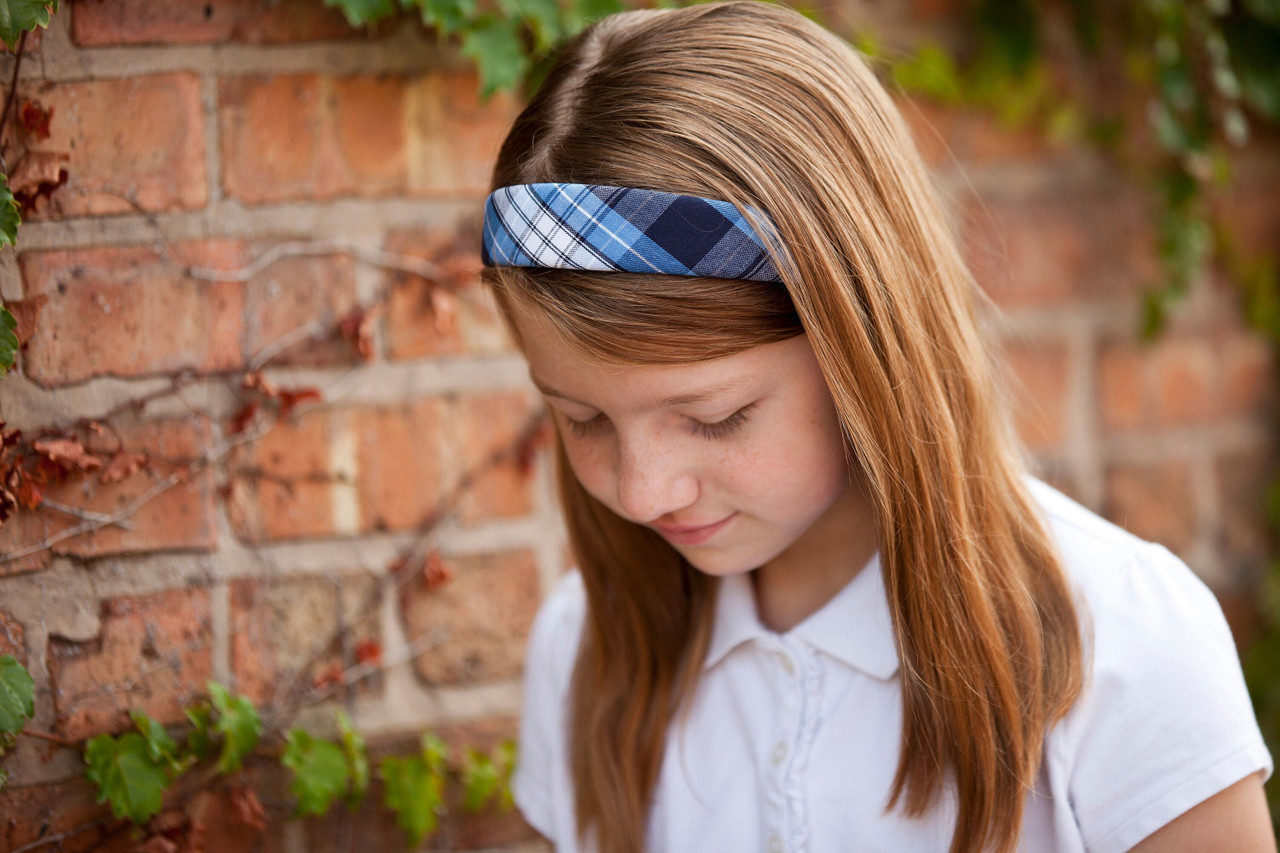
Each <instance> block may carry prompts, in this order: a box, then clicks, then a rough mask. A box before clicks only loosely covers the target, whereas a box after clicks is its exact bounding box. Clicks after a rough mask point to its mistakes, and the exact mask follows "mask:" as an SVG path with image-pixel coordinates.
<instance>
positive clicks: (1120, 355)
mask: <svg viewBox="0 0 1280 853" xmlns="http://www.w3.org/2000/svg"><path fill="white" fill-rule="evenodd" d="M1148 364H1149V358H1148V356H1147V351H1146V350H1145V349H1141V348H1139V345H1138V343H1137V342H1136V341H1131V340H1125V341H1114V342H1110V343H1107V344H1104V345H1103V346H1102V348H1101V349H1100V350H1099V352H1098V403H1099V414H1100V416H1101V419H1102V423H1103V425H1104V426H1105V427H1107V428H1109V429H1120V430H1123V429H1132V428H1134V427H1138V426H1140V425H1142V424H1143V423H1145V422H1146V421H1147V411H1148V408H1149V406H1148V402H1147V386H1148V379H1147V374H1148Z"/></svg>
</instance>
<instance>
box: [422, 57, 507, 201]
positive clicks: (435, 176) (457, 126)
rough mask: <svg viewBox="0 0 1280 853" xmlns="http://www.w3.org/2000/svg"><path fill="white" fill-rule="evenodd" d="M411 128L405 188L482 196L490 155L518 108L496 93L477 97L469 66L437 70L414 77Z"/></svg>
mask: <svg viewBox="0 0 1280 853" xmlns="http://www.w3.org/2000/svg"><path fill="white" fill-rule="evenodd" d="M410 97H411V98H412V99H413V101H414V104H415V109H414V112H413V115H414V120H413V121H414V126H413V131H412V132H414V133H416V135H417V144H416V147H415V148H414V152H413V158H414V159H413V162H412V163H411V164H410V169H409V171H410V180H409V188H410V190H411V191H412V192H413V193H415V194H420V195H427V196H445V197H459V196H462V197H471V198H483V196H484V194H485V193H486V192H487V191H488V188H489V179H490V176H491V173H492V171H493V161H494V160H495V159H497V156H498V149H499V148H500V147H501V145H502V140H503V138H504V137H505V136H506V135H507V131H508V130H509V129H510V127H511V122H512V121H513V120H514V119H515V117H516V115H518V114H519V111H520V102H519V100H518V99H517V98H516V97H515V96H514V95H510V94H505V93H504V94H499V95H495V96H494V97H492V98H490V99H489V100H488V101H486V102H484V103H481V102H480V100H479V82H478V78H477V76H476V74H475V73H474V72H470V71H468V72H457V71H437V72H431V73H428V74H425V75H423V76H422V77H419V78H417V79H415V80H414V82H413V87H412V91H411V93H410Z"/></svg>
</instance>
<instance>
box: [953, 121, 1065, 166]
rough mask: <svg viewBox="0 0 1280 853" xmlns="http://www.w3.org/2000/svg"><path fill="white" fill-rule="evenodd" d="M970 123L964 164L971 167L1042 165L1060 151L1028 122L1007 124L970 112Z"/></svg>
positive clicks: (1041, 130)
mask: <svg viewBox="0 0 1280 853" xmlns="http://www.w3.org/2000/svg"><path fill="white" fill-rule="evenodd" d="M970 120H971V123H970V125H969V134H968V140H967V141H968V145H967V146H966V147H965V160H966V162H968V163H971V164H985V163H995V164H1003V163H1008V162H1011V161H1022V162H1025V163H1043V161H1045V160H1048V159H1049V158H1050V157H1052V156H1054V155H1055V154H1057V153H1059V152H1060V151H1061V149H1062V146H1059V145H1054V144H1053V143H1051V142H1050V141H1049V139H1048V138H1047V137H1046V135H1045V131H1044V130H1043V129H1041V128H1040V127H1037V126H1036V125H1035V123H1034V122H1033V121H1030V120H1029V121H1027V122H1024V123H1022V124H1018V125H1013V124H1008V123H1005V122H1003V121H1001V120H1000V119H998V118H996V117H995V116H994V115H992V114H990V113H988V112H985V111H982V110H974V111H972V113H971V115H970Z"/></svg>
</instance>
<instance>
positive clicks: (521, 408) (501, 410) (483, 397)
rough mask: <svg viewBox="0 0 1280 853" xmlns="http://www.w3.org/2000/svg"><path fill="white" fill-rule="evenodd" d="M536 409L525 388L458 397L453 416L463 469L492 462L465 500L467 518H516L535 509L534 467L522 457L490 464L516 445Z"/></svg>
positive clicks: (462, 515) (469, 521) (462, 513)
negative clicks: (525, 464) (531, 470)
mask: <svg viewBox="0 0 1280 853" xmlns="http://www.w3.org/2000/svg"><path fill="white" fill-rule="evenodd" d="M534 411H535V407H534V406H533V405H532V404H531V403H530V402H529V398H528V397H527V396H526V395H525V394H524V393H522V392H519V391H501V392H497V393H492V394H479V395H475V396H471V397H464V398H462V399H461V400H459V401H458V402H457V406H456V409H455V410H454V412H453V415H452V418H453V421H454V425H455V433H454V435H455V440H456V441H457V442H458V445H459V447H458V451H459V452H458V454H457V458H458V459H459V460H460V462H461V465H462V466H463V469H462V470H463V471H472V470H479V469H480V468H482V467H486V470H485V473H484V474H482V475H481V476H480V477H478V478H477V479H476V480H475V481H474V483H473V484H472V486H471V488H469V489H467V490H466V492H465V493H464V494H463V495H462V498H461V501H460V502H459V507H458V514H459V516H460V518H461V519H462V521H463V523H464V524H474V523H476V522H478V521H483V520H485V519H489V518H512V517H515V516H521V515H524V514H525V513H527V512H529V511H530V509H532V507H533V497H532V492H531V489H530V486H531V478H530V476H529V471H527V470H524V469H522V468H521V465H520V462H519V461H518V460H517V459H515V458H509V459H508V460H507V461H504V462H502V463H501V464H499V465H496V466H492V467H487V466H490V462H489V460H490V459H491V457H492V456H493V455H494V454H495V453H500V452H503V451H505V450H506V449H508V448H512V447H514V445H515V444H516V442H517V441H518V439H519V436H520V433H521V430H523V429H524V427H525V426H526V425H527V424H528V423H529V419H530V417H531V416H532V415H533V413H534Z"/></svg>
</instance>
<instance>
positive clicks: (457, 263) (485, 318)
mask: <svg viewBox="0 0 1280 853" xmlns="http://www.w3.org/2000/svg"><path fill="white" fill-rule="evenodd" d="M386 248H387V251H389V252H395V253H397V254H404V255H409V256H411V257H415V258H421V259H423V260H426V261H429V262H431V263H433V264H436V265H437V266H438V267H439V268H440V270H441V277H442V279H446V280H445V281H443V282H440V283H435V282H429V281H427V280H426V279H424V278H422V277H420V276H416V275H411V274H409V273H405V272H397V273H392V274H390V275H389V276H388V291H389V297H388V310H387V354H388V356H389V357H391V358H393V359H407V358H436V357H439V356H442V355H463V354H467V355H472V354H474V355H488V354H494V353H501V352H512V351H513V350H514V346H513V344H512V341H511V338H510V336H509V335H508V334H507V330H506V327H505V326H504V325H503V323H502V319H501V317H500V316H499V314H498V309H497V307H496V305H494V303H493V299H492V296H491V295H490V294H489V292H488V289H487V288H485V287H484V286H483V285H481V284H480V277H479V270H480V223H479V221H478V219H476V220H472V219H468V220H467V221H465V222H464V223H462V224H461V225H459V227H458V228H456V229H455V230H453V231H444V230H430V231H411V232H397V233H394V234H392V235H391V236H390V237H389V238H388V240H387V246H386ZM436 288H440V291H439V294H442V295H437V297H436V298H437V300H439V299H443V300H444V306H443V307H440V306H439V305H435V304H433V302H432V291H433V290H434V289H436Z"/></svg>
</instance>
